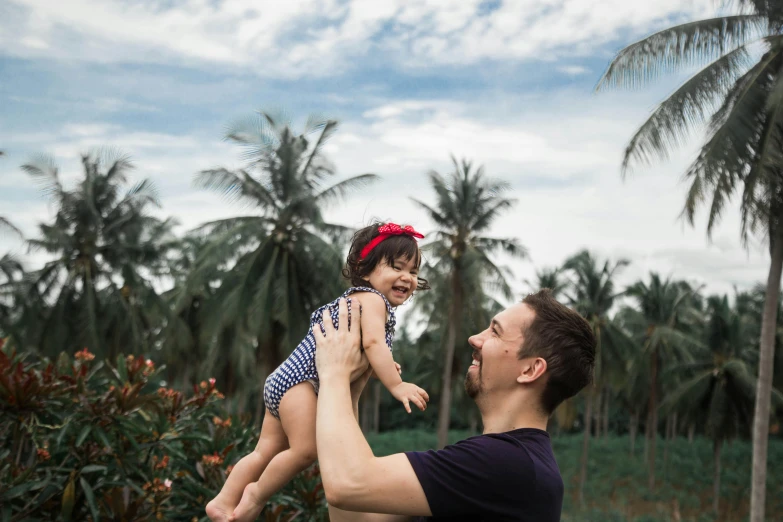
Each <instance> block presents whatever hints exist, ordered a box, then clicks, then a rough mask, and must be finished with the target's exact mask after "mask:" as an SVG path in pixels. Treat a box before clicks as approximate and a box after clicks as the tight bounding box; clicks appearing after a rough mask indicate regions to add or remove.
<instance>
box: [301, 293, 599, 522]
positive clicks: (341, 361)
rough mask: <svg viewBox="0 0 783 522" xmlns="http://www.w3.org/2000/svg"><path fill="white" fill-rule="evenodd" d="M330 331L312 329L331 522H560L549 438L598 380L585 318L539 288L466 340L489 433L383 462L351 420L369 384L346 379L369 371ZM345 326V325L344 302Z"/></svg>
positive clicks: (468, 383) (345, 337)
mask: <svg viewBox="0 0 783 522" xmlns="http://www.w3.org/2000/svg"><path fill="white" fill-rule="evenodd" d="M358 323H359V322H358V321H354V322H353V323H352V324H354V325H356V324H358ZM324 324H326V325H327V328H326V333H325V335H324V334H322V333H321V332H320V331H316V332H315V333H316V344H317V350H316V365H317V368H318V374H319V376H320V379H321V389H320V393H319V396H318V409H317V419H316V439H317V448H318V457H319V464H320V468H321V477H322V480H323V485H324V491H325V493H326V500H327V502H328V503H329V504H330V516H331V519H332V520H333V521H338V520H342V521H359V520H361V521H378V522H381V521H402V520H409V519H410V517H417V516H421V517H432V520H443V521H447V520H450V521H460V520H464V521H467V520H471V521H476V520H492V521H536V522H556V521H558V520H560V511H561V507H562V502H563V480H562V478H561V476H560V471H559V469H558V467H557V463H556V462H555V458H554V455H553V453H552V446H551V442H550V440H549V435H548V434H547V432H546V431H545V430H546V426H547V420H548V418H549V416H550V415H551V413H552V412H553V411H554V409H555V408H556V407H557V405H558V404H560V403H561V402H562V401H563V400H565V399H567V398H569V397H572V396H573V395H575V394H576V393H578V392H579V390H581V389H582V388H584V387H585V386H586V385H587V384H589V382H590V380H591V378H592V373H593V365H594V359H595V336H594V335H593V331H592V329H591V328H590V325H589V324H588V323H587V321H585V320H584V319H583V318H582V317H581V316H580V315H579V314H577V313H576V312H574V311H573V310H570V309H569V308H567V307H565V306H563V305H562V304H560V303H558V302H557V301H556V300H555V299H554V298H553V297H552V295H551V293H550V292H549V291H548V290H542V291H540V292H538V293H536V294H532V295H529V296H527V297H526V298H525V299H524V300H523V301H522V302H521V303H519V304H516V305H514V306H512V307H510V308H508V309H506V310H504V311H503V312H501V313H499V314H498V315H496V316H495V317H494V318H493V319H492V321H491V323H490V325H489V327H488V328H487V329H486V330H485V331H483V332H481V333H479V334H477V335H474V336H472V337H470V339H468V343H469V344H470V346H471V348H472V350H473V354H472V355H473V362H472V364H471V366H470V368H469V369H468V373H467V375H466V377H465V391H466V392H467V394H468V395H469V396H470V397H471V398H473V399H474V400H475V401H476V404H477V405H478V407H479V410H480V412H481V418H482V422H483V426H484V434H483V435H480V436H477V437H471V438H469V439H467V440H464V441H461V442H458V443H457V444H454V445H452V446H447V447H446V448H444V449H443V450H440V451H427V452H408V453H400V454H397V455H390V456H388V457H380V458H378V457H375V456H374V455H373V453H372V450H371V449H370V446H369V445H368V444H367V441H366V440H365V438H364V436H363V435H362V432H361V430H360V429H359V426H358V423H357V422H356V417H355V416H354V415H355V411H356V408H357V403H358V398H359V395H360V394H361V390H362V388H363V387H364V385H365V384H366V382H367V378H368V377H369V370H367V371H366V372H365V373H364V375H362V377H361V378H359V379H357V380H355V381H354V382H353V383H351V377H352V375H354V376H356V375H359V374H360V372H362V371H363V369H365V368H367V362H366V359H365V358H364V357H363V356H362V353H361V351H360V350H359V346H360V332H359V331H358V328H354V329H353V330H352V331H348V330H347V329H340V330H335V329H334V328H333V327H332V324H331V322H330V321H325V322H324ZM339 324H340V325H343V324H348V323H347V307H346V306H345V304H344V303H342V304H341V307H340V322H339ZM352 512H361V513H352Z"/></svg>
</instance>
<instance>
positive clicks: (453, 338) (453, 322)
mask: <svg viewBox="0 0 783 522" xmlns="http://www.w3.org/2000/svg"><path fill="white" fill-rule="evenodd" d="M461 290H462V287H461V286H460V273H459V269H458V268H456V267H455V268H454V271H453V272H452V273H451V295H452V302H451V311H450V313H449V329H448V333H447V335H446V355H445V357H444V359H443V377H442V379H441V392H440V405H439V409H438V448H439V449H443V447H445V446H446V444H447V442H448V437H449V425H450V424H451V388H452V386H451V384H452V383H451V370H452V367H453V365H454V351H455V349H456V344H457V326H458V324H459V316H460V313H461V311H462V296H461V293H462V292H461Z"/></svg>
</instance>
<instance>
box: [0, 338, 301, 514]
mask: <svg viewBox="0 0 783 522" xmlns="http://www.w3.org/2000/svg"><path fill="white" fill-rule="evenodd" d="M160 371H161V368H156V366H155V364H154V363H153V361H151V360H149V359H146V358H143V357H135V356H132V355H130V356H127V357H124V356H121V357H118V358H117V360H116V361H115V363H114V364H109V363H108V362H106V363H102V362H99V361H96V360H95V356H94V355H93V354H92V353H90V351H89V349H88V348H84V349H82V350H79V351H77V352H76V353H75V355H74V356H73V357H69V356H67V355H65V354H62V355H61V356H60V357H59V358H58V360H57V362H56V363H52V362H50V361H46V360H39V359H37V358H36V357H34V356H32V355H30V354H27V355H22V354H18V353H16V352H15V351H14V350H12V349H11V348H10V347H8V346H5V347H3V346H2V345H0V505H2V511H3V517H5V519H8V520H63V521H66V522H68V521H76V520H98V519H105V520H134V521H144V520H183V521H184V520H187V521H191V520H193V519H196V520H202V519H204V517H205V513H204V506H205V505H206V503H207V502H208V501H209V500H210V499H211V498H212V497H213V496H214V495H216V494H217V492H218V491H219V490H220V488H221V487H222V485H223V482H224V481H225V477H226V474H227V472H228V470H227V468H228V467H229V465H230V464H231V463H235V462H236V461H237V460H238V459H239V458H240V457H241V456H242V455H244V454H246V453H248V452H249V451H252V449H253V447H254V445H255V442H256V440H257V437H258V433H257V432H256V431H255V430H254V429H252V428H251V427H249V426H248V425H247V424H246V423H241V422H232V419H231V418H230V417H227V416H226V415H225V413H224V411H223V410H222V409H221V408H220V404H221V402H222V401H221V399H222V398H223V396H222V394H221V393H220V391H219V390H218V389H217V383H216V382H215V380H214V379H209V380H206V381H204V382H202V383H200V384H197V385H196V386H195V387H194V390H193V393H184V392H181V391H177V390H172V389H169V388H166V387H161V386H160V385H159V383H160V377H159V372H160ZM218 421H219V422H218ZM284 511H285V510H284ZM287 511H288V512H290V511H291V510H287Z"/></svg>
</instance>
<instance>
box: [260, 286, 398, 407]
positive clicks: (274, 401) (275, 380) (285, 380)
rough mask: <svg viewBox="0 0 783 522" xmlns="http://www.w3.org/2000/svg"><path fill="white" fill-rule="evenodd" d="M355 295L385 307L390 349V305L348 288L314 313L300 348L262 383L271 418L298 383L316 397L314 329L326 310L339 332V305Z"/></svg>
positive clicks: (392, 322)
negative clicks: (307, 384) (308, 384)
mask: <svg viewBox="0 0 783 522" xmlns="http://www.w3.org/2000/svg"><path fill="white" fill-rule="evenodd" d="M354 292H373V293H375V294H378V295H379V296H381V297H382V298H383V302H384V303H386V311H387V312H388V318H387V319H386V345H387V346H388V347H389V350H391V348H392V339H393V338H394V325H395V323H396V319H395V318H394V309H393V308H392V307H391V305H390V304H389V301H388V300H387V299H386V296H384V295H383V294H382V293H380V292H379V291H377V290H375V289H374V288H370V287H366V286H356V287H353V288H349V289H348V290H346V291H345V293H344V294H343V295H342V296H340V297H339V298H337V299H335V300H334V301H332V302H331V303H329V304H325V305H323V306H322V307H320V308H319V309H318V310H316V311H315V312H313V315H311V316H310V331H309V332H308V333H307V335H306V336H305V338H304V339H302V342H301V343H299V346H297V347H296V349H295V350H294V351H293V353H292V354H291V355H289V356H288V359H286V360H285V361H283V364H281V365H280V366H278V368H277V369H276V370H275V371H274V372H272V374H271V375H269V377H267V379H266V383H264V404H265V405H266V407H267V408H268V409H269V411H270V412H271V413H272V415H273V416H274V417H275V418H277V419H279V418H280V411H279V408H280V400H281V399H282V398H283V395H284V394H285V392H286V391H288V390H289V389H290V388H291V387H292V386H295V385H297V384H299V383H301V382H305V381H309V382H311V383H312V384H313V386H314V387H315V393H318V385H319V381H318V372H317V371H316V369H315V337H314V336H313V328H314V327H315V326H316V325H318V327H319V328H321V327H322V314H323V311H324V309H326V308H328V309H329V315H331V317H332V324H334V327H335V328H339V325H338V324H337V323H338V322H339V319H338V313H339V301H340V299H341V298H344V297H348V296H349V295H351V294H352V293H354ZM350 309H351V300H350V298H349V299H348V310H349V311H350Z"/></svg>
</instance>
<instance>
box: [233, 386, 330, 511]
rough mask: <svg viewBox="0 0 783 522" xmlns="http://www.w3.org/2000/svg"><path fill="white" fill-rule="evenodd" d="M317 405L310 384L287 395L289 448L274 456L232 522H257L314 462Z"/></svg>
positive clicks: (283, 416) (283, 411)
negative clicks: (270, 502)
mask: <svg viewBox="0 0 783 522" xmlns="http://www.w3.org/2000/svg"><path fill="white" fill-rule="evenodd" d="M316 402H317V398H316V395H315V390H313V386H312V385H311V384H310V383H308V382H303V383H299V384H297V385H296V386H294V387H292V388H291V389H290V390H288V391H287V392H285V395H283V400H282V401H281V402H280V420H281V421H282V424H283V430H284V431H285V433H286V435H287V436H288V445H289V447H288V449H287V450H285V451H283V452H281V453H278V454H277V455H275V457H274V458H273V459H272V461H271V462H270V463H269V465H268V466H267V467H266V469H265V470H264V472H263V473H262V474H261V478H260V479H258V481H257V482H255V483H253V484H249V485H248V486H247V487H246V488H245V492H244V494H243V495H242V500H241V501H240V502H239V505H238V506H237V507H236V509H235V510H234V514H233V515H232V516H231V518H230V519H229V520H231V521H237V522H251V521H253V520H255V519H256V517H257V516H258V514H259V513H260V512H261V510H262V509H263V508H264V505H266V503H267V501H268V500H269V499H270V497H271V496H272V495H274V494H275V493H277V492H278V491H280V490H281V489H282V488H283V486H285V485H286V484H287V483H288V482H289V481H290V480H291V479H292V478H294V477H295V476H296V474H297V473H299V472H300V471H302V470H304V469H307V468H308V467H309V466H310V465H311V464H312V463H313V462H315V459H316V450H315V407H316ZM232 475H233V472H232Z"/></svg>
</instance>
